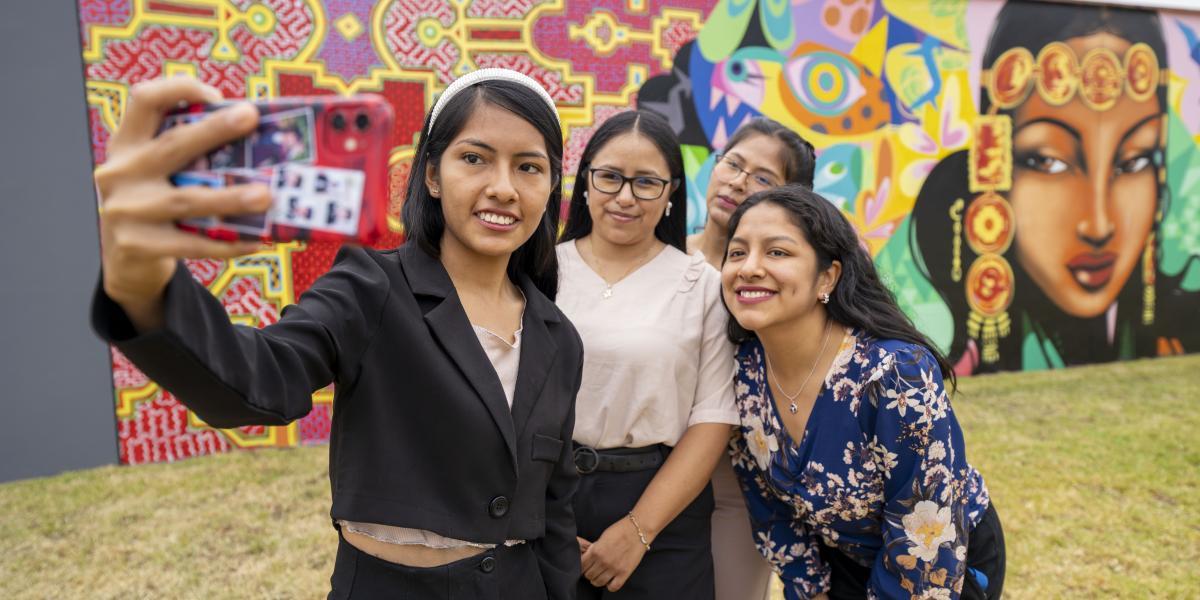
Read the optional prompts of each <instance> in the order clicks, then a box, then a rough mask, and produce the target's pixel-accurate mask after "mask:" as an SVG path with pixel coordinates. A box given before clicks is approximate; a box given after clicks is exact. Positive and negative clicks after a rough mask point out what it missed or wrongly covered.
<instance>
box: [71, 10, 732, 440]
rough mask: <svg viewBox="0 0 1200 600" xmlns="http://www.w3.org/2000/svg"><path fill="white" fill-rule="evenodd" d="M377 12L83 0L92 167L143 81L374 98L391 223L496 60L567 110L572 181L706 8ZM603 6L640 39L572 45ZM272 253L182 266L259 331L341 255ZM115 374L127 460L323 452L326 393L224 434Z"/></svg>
mask: <svg viewBox="0 0 1200 600" xmlns="http://www.w3.org/2000/svg"><path fill="white" fill-rule="evenodd" d="M379 4H381V5H382V6H377V3H376V2H371V1H368V0H328V1H326V2H321V1H320V0H304V1H296V0H265V1H261V2H260V1H258V0H212V1H211V2H207V3H196V2H191V1H188V0H144V1H142V0H138V1H134V0H79V15H80V35H81V37H82V39H83V54H84V63H85V75H86V80H87V81H86V83H87V91H88V120H89V124H90V131H91V142H92V148H93V153H94V157H95V160H96V162H97V164H99V163H103V162H104V160H105V158H106V154H105V146H106V145H107V143H108V140H109V137H110V136H111V134H112V131H113V130H114V128H115V127H116V124H117V123H118V122H119V119H120V115H121V112H122V110H123V108H124V107H123V103H124V101H125V98H126V96H127V94H128V89H129V86H131V85H133V84H135V83H137V82H139V81H145V80H148V79H153V78H156V77H161V76H164V75H171V74H176V73H186V74H191V75H193V76H195V77H198V78H199V79H201V80H202V81H204V82H206V83H208V84H210V85H213V86H215V87H217V88H218V89H219V90H221V92H222V93H223V94H224V95H225V96H226V97H227V98H269V97H279V96H285V95H320V94H352V93H358V92H372V93H378V94H381V95H382V96H383V97H384V98H386V99H387V100H388V101H389V102H390V103H391V104H392V105H393V107H394V108H395V112H396V116H397V122H396V127H395V129H394V130H393V131H392V133H391V136H390V142H389V143H390V144H391V145H392V147H393V150H392V154H391V162H390V164H391V165H392V167H391V170H390V174H389V191H390V195H391V198H390V202H389V213H390V215H391V216H392V219H391V221H392V222H393V223H394V224H395V225H396V226H397V227H398V224H399V216H400V206H401V203H402V201H403V195H404V186H405V185H406V182H407V180H408V177H409V170H410V168H411V156H412V152H413V146H414V144H415V142H416V138H417V134H418V133H419V132H420V129H421V125H422V121H423V118H424V113H425V110H426V109H427V108H428V106H429V104H430V103H431V102H432V101H433V99H434V98H436V96H437V94H438V93H440V92H441V90H442V89H444V87H445V86H446V85H447V84H448V83H449V82H450V81H452V80H453V79H454V77H455V76H456V75H457V74H460V73H463V72H466V71H469V70H471V69H475V68H481V67H490V66H497V67H507V68H511V69H516V70H518V71H521V72H522V73H526V74H528V75H529V76H531V77H533V78H534V79H536V80H537V81H539V82H540V83H541V84H542V85H544V86H545V87H546V89H547V90H549V91H550V93H551V95H552V97H553V98H554V99H555V101H556V102H558V103H559V105H560V107H564V108H566V107H570V108H571V111H570V112H569V113H565V114H564V129H565V132H566V133H568V134H569V136H570V137H569V143H568V146H567V155H566V157H565V163H566V165H565V166H566V167H567V173H568V174H570V173H573V171H574V169H575V166H576V164H577V162H578V158H577V157H578V155H579V153H580V152H581V151H582V147H583V144H584V143H586V141H587V137H590V132H591V131H592V130H594V128H595V126H596V125H597V124H598V123H600V122H602V121H603V120H604V119H606V118H608V117H610V116H611V115H613V114H615V113H617V112H619V111H622V110H627V109H628V108H629V107H630V103H631V100H632V99H631V97H630V95H629V93H628V92H627V91H624V90H628V89H629V88H631V87H636V85H637V82H635V81H630V80H629V77H628V73H629V69H631V68H633V69H638V70H640V72H642V73H644V74H645V75H646V76H647V77H649V76H653V75H655V74H658V73H660V72H662V71H663V70H664V69H665V68H666V64H665V63H664V60H665V59H664V57H670V56H673V55H674V53H675V51H676V50H677V49H678V47H679V46H680V45H681V44H683V43H684V42H686V41H687V40H690V39H691V38H692V37H694V36H695V34H696V31H695V27H694V24H698V23H700V22H701V21H702V19H703V17H704V14H705V13H706V12H707V9H708V6H707V5H708V4H709V2H700V1H699V0H684V1H683V2H674V3H673V5H672V7H671V11H670V14H669V15H668V14H667V13H666V12H665V6H664V3H662V2H647V3H646V7H645V9H644V10H638V11H636V12H632V13H631V12H630V11H629V10H627V8H626V7H627V6H629V4H628V3H626V2H624V1H621V0H603V1H601V2H599V3H593V2H574V1H572V0H567V1H566V2H565V6H562V7H560V8H554V6H555V5H556V3H555V2H551V1H549V0H476V1H475V2H472V3H470V4H469V6H468V7H467V8H466V9H465V11H464V12H463V13H461V14H460V13H456V10H455V8H454V7H453V6H452V5H451V4H450V3H447V2H444V1H443V0H393V1H391V2H384V3H379ZM313 7H316V8H317V9H319V10H314V8H313ZM596 9H602V10H605V11H608V12H609V13H611V15H612V16H613V18H614V19H615V22H616V23H617V28H618V29H624V30H628V31H629V32H631V35H632V36H633V37H635V38H636V39H630V40H627V41H625V42H623V43H620V44H618V45H617V47H616V49H615V51H614V52H613V53H611V54H606V55H604V56H603V57H601V58H597V55H598V54H599V51H597V50H596V49H595V48H594V47H593V46H594V45H595V44H597V43H600V42H601V41H602V40H599V39H595V38H589V37H587V36H584V37H578V36H577V37H575V38H574V39H571V38H570V37H569V35H568V32H569V31H570V29H571V28H572V27H575V28H577V29H578V28H581V27H585V26H586V25H587V23H588V19H589V17H590V15H591V13H592V11H593V10H596ZM680 9H682V11H681V10H680ZM377 10H382V11H383V13H382V15H378V14H377V12H376V11H377ZM315 14H320V15H321V16H322V20H321V23H322V24H323V26H321V27H317V22H316V21H315V20H314V15H315ZM681 14H682V15H683V17H682V18H681V17H680V15H681ZM376 19H377V20H376ZM656 27H657V29H656ZM656 31H657V32H658V33H657V34H655V33H654V32H656ZM526 32H530V33H529V35H528V36H527V35H526ZM331 53H332V54H331ZM380 53H386V54H380ZM588 90H591V91H592V92H593V93H592V94H591V95H589V94H588ZM569 183H570V181H569V180H568V184H569ZM89 209H90V207H89ZM402 239H403V238H402V235H401V234H400V232H399V230H398V229H397V231H395V232H393V233H391V234H389V235H388V236H386V237H385V239H383V240H382V241H381V242H380V243H379V244H378V246H379V247H394V246H395V245H397V244H399V243H400V242H401V241H402ZM277 246H279V247H276V248H274V249H272V250H271V251H269V252H264V253H260V254H256V255H254V256H252V257H247V258H245V259H239V260H237V261H230V262H226V261H217V260H191V261H187V265H188V269H189V272H190V273H191V275H192V276H193V277H194V278H196V280H197V281H199V282H201V283H202V284H203V285H205V286H206V287H208V288H209V289H210V290H211V291H212V292H213V293H214V294H215V295H216V296H217V298H218V299H219V300H220V301H221V302H222V304H223V305H224V306H225V308H226V310H227V311H228V312H229V314H230V318H231V319H233V320H234V321H235V322H239V323H247V324H253V325H255V326H259V327H261V326H264V325H267V324H270V323H274V322H276V321H277V320H278V319H279V318H280V314H281V311H282V309H283V307H284V306H286V305H287V304H288V303H290V302H294V301H295V299H296V298H297V297H298V296H299V295H300V294H301V293H303V292H304V290H307V289H308V288H309V287H310V286H311V285H312V282H313V281H314V280H316V278H317V277H320V276H321V274H322V273H324V272H325V271H326V270H327V269H328V268H329V265H330V264H331V263H332V262H333V258H334V255H335V254H336V253H337V250H338V246H337V245H336V244H329V243H314V244H309V245H303V244H291V245H277ZM112 371H113V390H114V395H113V397H114V401H115V406H116V413H117V435H118V438H119V447H120V459H121V462H122V463H127V464H138V463H146V462H162V461H172V460H178V459H181V458H186V457H189V456H197V455H202V454H211V453H214V452H225V451H228V450H231V449H236V448H250V447H262V446H291V445H299V444H311V443H321V442H323V441H326V440H328V437H329V426H330V419H331V417H332V414H333V413H332V411H333V405H332V397H333V391H332V389H325V390H321V391H319V392H317V393H316V394H314V407H313V410H312V412H310V413H309V414H308V415H307V416H306V417H304V418H303V419H301V420H299V421H298V422H296V423H293V424H292V425H289V426H287V427H245V428H238V429H231V430H218V429H212V428H210V427H208V426H207V425H205V424H203V423H202V422H201V421H199V420H198V419H197V418H196V417H195V415H192V414H190V413H189V412H188V410H187V409H186V408H184V407H183V406H182V405H180V404H179V403H178V402H177V401H176V400H175V399H174V397H173V396H172V395H171V394H170V393H168V392H166V391H164V390H162V389H160V388H158V387H157V385H156V384H154V382H152V381H150V380H148V379H147V378H146V376H145V375H144V374H142V373H141V372H140V371H138V370H137V368H136V367H134V366H133V365H132V364H131V363H130V362H129V361H128V360H127V359H126V358H125V357H124V356H123V355H122V354H121V353H120V352H119V351H116V350H115V349H114V350H113V353H112Z"/></svg>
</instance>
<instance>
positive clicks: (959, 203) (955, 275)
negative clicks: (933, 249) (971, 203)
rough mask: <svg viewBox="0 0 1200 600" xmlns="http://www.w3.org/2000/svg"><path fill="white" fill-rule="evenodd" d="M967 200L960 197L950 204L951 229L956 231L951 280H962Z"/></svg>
mask: <svg viewBox="0 0 1200 600" xmlns="http://www.w3.org/2000/svg"><path fill="white" fill-rule="evenodd" d="M964 205H966V202H965V201H964V200H963V199H962V198H959V199H957V200H955V201H954V204H951V205H950V211H949V212H950V222H951V223H952V226H951V229H952V230H953V231H954V246H953V247H952V248H951V253H950V257H951V258H950V279H951V281H955V282H958V281H962V276H963V272H962V213H963V206H964Z"/></svg>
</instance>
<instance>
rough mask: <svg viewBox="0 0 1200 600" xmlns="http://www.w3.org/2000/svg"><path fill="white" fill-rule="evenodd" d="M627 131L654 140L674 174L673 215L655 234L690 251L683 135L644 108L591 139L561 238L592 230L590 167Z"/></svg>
mask: <svg viewBox="0 0 1200 600" xmlns="http://www.w3.org/2000/svg"><path fill="white" fill-rule="evenodd" d="M626 133H637V134H639V135H641V136H642V137H644V138H646V139H648V140H650V141H651V142H652V143H653V144H654V145H655V146H656V147H657V148H658V151H659V153H660V154H662V157H663V160H664V161H666V163H667V169H668V170H669V171H670V173H671V177H670V179H671V185H672V186H673V187H674V190H673V191H671V193H670V196H668V197H667V201H668V202H670V203H671V214H670V215H667V216H664V217H663V218H661V219H659V221H658V225H656V226H655V227H654V237H656V238H658V240H659V241H661V242H662V243H664V244H667V245H669V246H674V247H676V248H678V249H679V250H680V251H682V252H687V249H686V248H687V204H688V203H687V187H686V186H687V184H686V182H685V179H684V175H683V154H682V153H681V152H680V150H679V138H677V137H676V136H675V132H674V131H672V130H671V125H670V124H669V123H667V120H666V119H664V118H662V116H660V115H658V114H656V113H652V112H649V111H644V110H631V111H627V112H623V113H620V114H617V115H615V116H613V117H612V118H610V119H608V120H607V121H605V122H604V124H602V125H600V127H599V128H598V129H596V133H594V134H592V139H590V140H588V143H587V147H585V148H584V149H583V156H581V157H580V159H579V169H578V170H577V171H576V172H575V188H574V189H573V190H571V206H570V209H569V211H568V212H567V225H566V228H565V229H564V230H563V234H562V237H561V238H560V241H563V242H565V241H568V240H574V239H578V238H581V237H584V236H586V235H588V234H589V233H591V232H592V215H591V213H589V212H588V206H587V199H586V198H584V196H583V194H584V192H585V191H587V188H588V168H590V167H591V163H592V160H593V159H594V158H596V153H597V152H600V150H601V149H602V148H604V146H605V145H606V144H608V143H609V142H610V141H612V140H613V138H616V137H618V136H621V135H624V134H626Z"/></svg>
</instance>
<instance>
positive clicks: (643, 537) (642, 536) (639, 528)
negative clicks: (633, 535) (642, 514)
mask: <svg viewBox="0 0 1200 600" xmlns="http://www.w3.org/2000/svg"><path fill="white" fill-rule="evenodd" d="M629 520H630V521H631V522H632V523H633V528H634V529H636V530H637V534H638V539H639V540H641V541H642V545H643V546H645V547H646V552H649V551H650V542H647V541H646V534H645V533H642V526H641V525H638V522H637V517H635V516H633V511H632V510H631V511H629Z"/></svg>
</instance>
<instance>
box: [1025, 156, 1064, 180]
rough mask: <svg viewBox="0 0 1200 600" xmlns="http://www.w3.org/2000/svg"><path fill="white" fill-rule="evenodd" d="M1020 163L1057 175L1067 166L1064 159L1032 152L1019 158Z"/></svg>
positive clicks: (1041, 171)
mask: <svg viewBox="0 0 1200 600" xmlns="http://www.w3.org/2000/svg"><path fill="white" fill-rule="evenodd" d="M1019 162H1020V164H1021V165H1023V166H1025V167H1026V168H1029V169H1033V170H1034V171H1038V172H1040V173H1045V174H1047V175H1058V174H1059V173H1065V172H1066V171H1067V169H1068V167H1069V165H1067V163H1066V161H1063V160H1060V159H1057V158H1054V157H1053V156H1046V155H1045V154H1033V155H1030V156H1025V157H1022V158H1020V159H1019Z"/></svg>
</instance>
